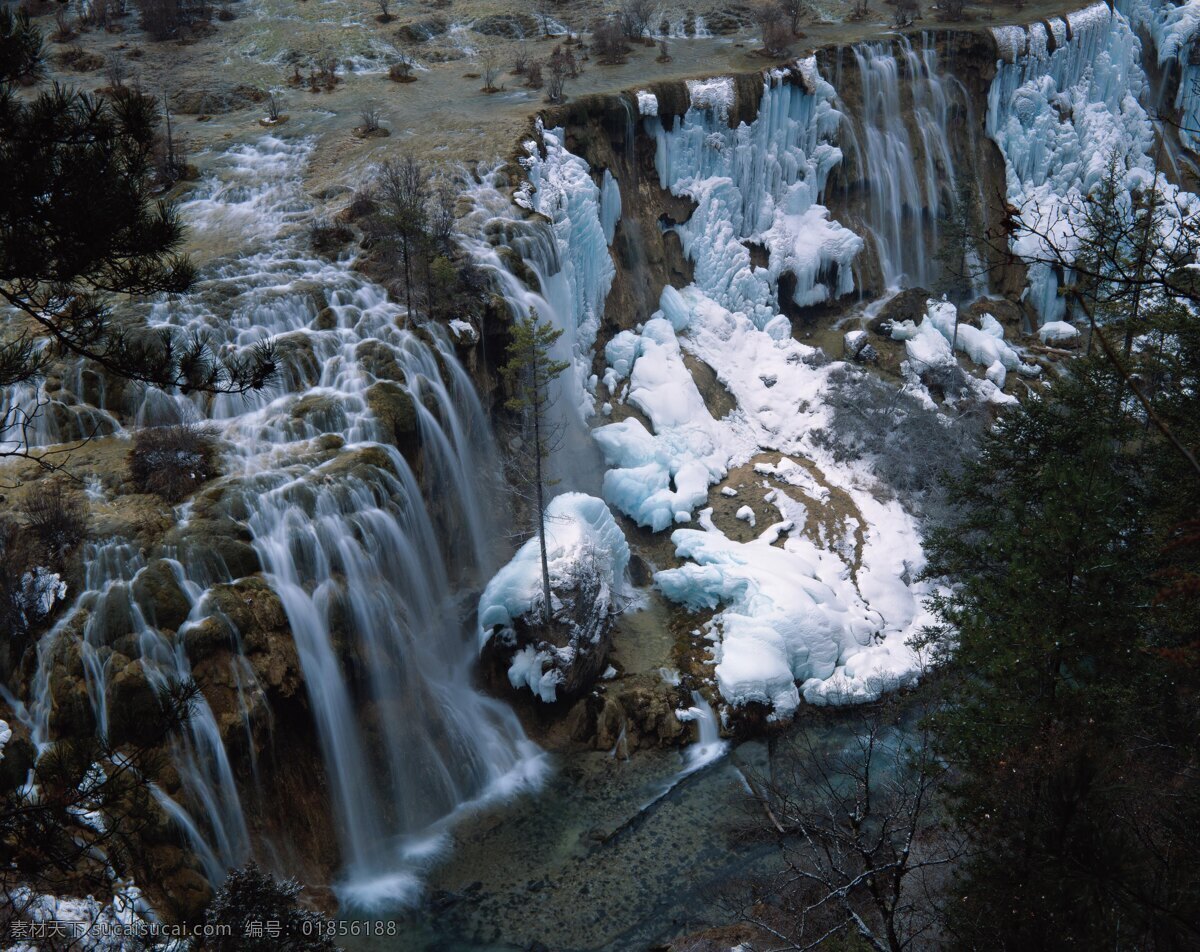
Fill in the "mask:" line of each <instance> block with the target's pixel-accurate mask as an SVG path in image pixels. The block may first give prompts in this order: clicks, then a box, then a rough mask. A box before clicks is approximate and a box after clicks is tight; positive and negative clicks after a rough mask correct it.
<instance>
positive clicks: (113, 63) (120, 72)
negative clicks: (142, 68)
mask: <svg viewBox="0 0 1200 952" xmlns="http://www.w3.org/2000/svg"><path fill="white" fill-rule="evenodd" d="M104 78H105V79H107V80H108V86H109V88H110V89H112V90H113V91H114V92H115V91H116V90H118V89H124V88H125V80H127V79H128V78H129V64H128V63H126V62H125V60H124V59H123V58H122V57H121V54H120V53H109V54H108V58H107V59H106V60H105V64H104Z"/></svg>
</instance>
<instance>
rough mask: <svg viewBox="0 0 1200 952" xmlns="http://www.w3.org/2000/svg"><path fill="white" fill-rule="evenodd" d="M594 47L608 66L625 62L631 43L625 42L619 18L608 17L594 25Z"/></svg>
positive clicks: (598, 56)
mask: <svg viewBox="0 0 1200 952" xmlns="http://www.w3.org/2000/svg"><path fill="white" fill-rule="evenodd" d="M592 49H593V50H594V51H595V53H596V57H597V58H598V59H599V60H600V62H601V63H603V64H605V65H606V66H616V65H617V64H619V63H624V62H625V54H626V53H628V52H629V45H628V44H627V43H626V42H625V31H624V29H623V28H622V26H621V22H620V20H619V18H615V17H606V18H605V19H603V20H601V21H600V22H599V23H597V24H596V25H595V26H593V27H592ZM556 52H557V51H556Z"/></svg>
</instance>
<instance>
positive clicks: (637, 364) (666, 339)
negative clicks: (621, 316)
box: [592, 312, 736, 532]
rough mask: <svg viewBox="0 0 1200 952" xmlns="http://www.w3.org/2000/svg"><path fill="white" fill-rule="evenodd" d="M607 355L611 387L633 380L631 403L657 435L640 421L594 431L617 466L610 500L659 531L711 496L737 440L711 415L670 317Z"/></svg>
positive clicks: (613, 345)
mask: <svg viewBox="0 0 1200 952" xmlns="http://www.w3.org/2000/svg"><path fill="white" fill-rule="evenodd" d="M656 313H657V314H661V312H656ZM605 353H606V356H607V357H608V359H609V360H610V361H611V362H612V366H610V369H609V372H608V373H606V375H605V380H606V382H607V381H609V380H613V379H614V378H615V379H616V380H621V379H624V378H625V376H626V375H628V376H629V386H628V390H627V392H626V396H625V399H626V401H627V402H629V403H631V404H632V405H633V406H635V407H637V408H638V409H639V410H641V411H642V412H643V413H644V414H645V415H646V417H647V418H648V419H649V420H650V423H651V426H653V428H654V433H653V434H651V433H650V432H649V431H648V430H647V429H646V427H645V426H644V425H643V424H642V422H641V421H640V420H639V419H637V418H636V417H629V418H627V419H624V420H622V421H620V422H619V423H610V424H608V425H607V426H602V427H598V428H597V429H595V430H593V431H592V434H593V436H594V437H595V439H596V442H597V443H599V444H600V449H601V450H602V452H603V453H604V456H605V459H606V461H607V462H608V464H609V465H610V466H612V467H614V468H613V469H610V470H609V471H608V472H606V473H605V474H604V490H603V491H604V498H605V499H606V500H607V501H608V502H609V504H610V505H612V506H614V507H615V508H617V509H619V510H620V511H621V512H623V513H625V514H626V515H627V516H629V517H630V518H631V519H633V520H634V521H635V522H637V524H638V525H641V526H648V527H649V528H651V529H652V530H654V531H655V532H658V531H661V530H662V529H665V528H666V527H667V526H669V525H671V524H672V523H673V522H676V521H682V520H681V519H680V516H681V515H682V516H683V518H684V519H686V518H687V517H688V516H689V515H690V513H691V512H692V511H693V510H694V509H695V508H696V507H697V506H699V505H701V504H702V503H703V502H704V501H705V500H706V499H707V498H708V487H709V486H710V485H712V484H713V483H715V482H717V481H718V480H719V479H721V477H723V476H724V475H725V473H726V471H727V468H728V462H729V458H730V453H731V451H732V447H733V446H734V445H735V442H736V441H735V439H734V437H733V434H732V433H731V432H730V430H729V428H728V427H726V426H722V425H721V424H719V423H718V422H717V421H716V420H714V419H713V418H712V415H711V414H710V413H709V412H708V408H707V407H706V406H705V405H704V399H703V398H702V397H701V396H700V392H699V390H697V389H696V384H695V382H694V381H693V380H692V375H691V373H690V372H689V371H688V369H687V367H686V366H684V363H683V353H682V352H681V351H680V349H679V341H678V339H677V337H676V335H675V329H674V328H673V327H672V326H671V323H670V322H669V321H667V320H666V319H665V318H663V317H660V316H655V317H653V318H652V319H651V320H649V321H647V322H646V324H645V325H644V326H643V328H642V333H641V334H640V335H639V334H635V333H633V332H632V331H623V332H621V333H620V334H618V335H617V336H616V337H615V338H613V340H612V341H611V342H610V344H609V346H608V347H607V348H606V350H605Z"/></svg>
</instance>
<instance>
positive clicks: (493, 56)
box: [479, 48, 500, 93]
mask: <svg viewBox="0 0 1200 952" xmlns="http://www.w3.org/2000/svg"><path fill="white" fill-rule="evenodd" d="M479 65H480V67H481V68H482V69H483V91H484V92H485V93H494V92H496V91H497V89H496V77H497V76H499V75H500V57H499V55H498V54H497V53H496V51H495V50H494V49H490V48H489V49H485V50H484V51H483V52H482V53H480V54H479Z"/></svg>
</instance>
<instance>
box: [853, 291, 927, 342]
mask: <svg viewBox="0 0 1200 952" xmlns="http://www.w3.org/2000/svg"><path fill="white" fill-rule="evenodd" d="M930 297H932V295H931V294H930V293H929V292H928V291H927V290H925V288H907V289H905V290H903V291H901V292H900V293H899V294H897V295H896V296H895V297H893V298H892V299H891V300H890V301H888V302H887V303H886V304H884V305H883V307H881V308H880V309H879V313H878V314H876V315H875V318H874V319H873V320H872V321H871V322H870V323H869V324H868V325H867V326H868V327H869V328H870V330H871V333H873V334H879V335H881V336H884V337H886V336H887V335H888V330H887V329H886V328H890V327H891V325H892V324H894V323H898V322H900V321H913V322H914V323H917V324H920V323H921V318H923V317H924V316H925V302H926V301H928V300H929V299H930Z"/></svg>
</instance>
